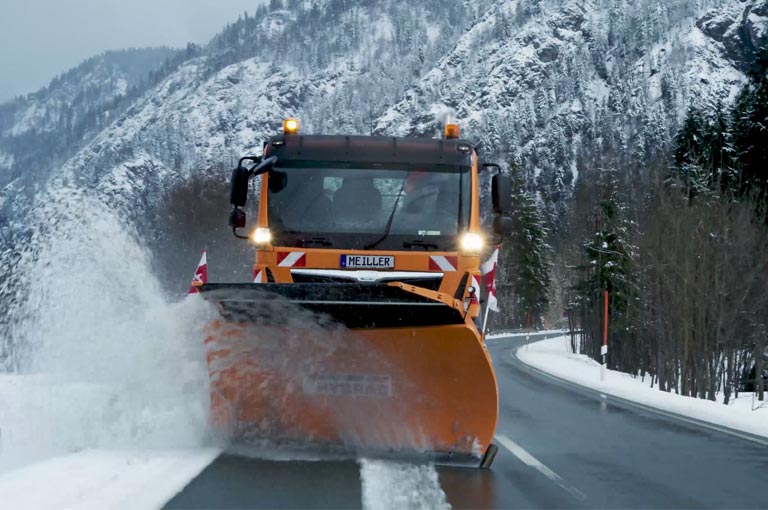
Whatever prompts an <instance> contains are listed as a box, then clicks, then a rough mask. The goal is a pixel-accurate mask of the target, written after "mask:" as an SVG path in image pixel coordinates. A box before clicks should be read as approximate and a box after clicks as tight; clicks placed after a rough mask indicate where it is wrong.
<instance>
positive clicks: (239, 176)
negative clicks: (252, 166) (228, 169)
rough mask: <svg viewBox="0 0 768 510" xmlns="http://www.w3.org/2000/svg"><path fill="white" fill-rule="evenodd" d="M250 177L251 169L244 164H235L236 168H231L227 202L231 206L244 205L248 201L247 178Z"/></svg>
mask: <svg viewBox="0 0 768 510" xmlns="http://www.w3.org/2000/svg"><path fill="white" fill-rule="evenodd" d="M250 177H251V171H250V170H249V169H248V168H246V167H245V166H244V165H237V168H235V169H234V170H232V183H231V188H230V192H229V202H230V203H231V204H232V205H233V206H235V207H245V203H246V202H247V201H248V179H249V178H250ZM233 212H234V211H233Z"/></svg>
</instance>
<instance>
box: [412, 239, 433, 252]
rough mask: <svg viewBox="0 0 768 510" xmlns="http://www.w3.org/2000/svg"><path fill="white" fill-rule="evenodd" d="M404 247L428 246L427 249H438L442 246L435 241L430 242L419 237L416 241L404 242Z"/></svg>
mask: <svg viewBox="0 0 768 510" xmlns="http://www.w3.org/2000/svg"><path fill="white" fill-rule="evenodd" d="M403 248H408V249H409V250H410V249H411V248H426V250H427V251H429V250H437V249H438V248H440V247H439V246H438V245H436V244H433V243H428V242H426V241H419V240H418V239H417V240H415V241H406V242H404V243H403Z"/></svg>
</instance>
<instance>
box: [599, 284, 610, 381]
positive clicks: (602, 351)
mask: <svg viewBox="0 0 768 510" xmlns="http://www.w3.org/2000/svg"><path fill="white" fill-rule="evenodd" d="M603 297H604V301H605V309H604V312H603V345H602V347H600V356H601V357H602V362H601V363H600V380H601V381H605V365H606V360H607V357H608V291H607V290H606V291H605V293H604V294H603Z"/></svg>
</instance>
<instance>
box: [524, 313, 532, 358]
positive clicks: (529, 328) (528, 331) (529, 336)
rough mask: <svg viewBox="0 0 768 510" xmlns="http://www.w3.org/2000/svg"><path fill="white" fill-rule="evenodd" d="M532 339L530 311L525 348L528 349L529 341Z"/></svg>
mask: <svg viewBox="0 0 768 510" xmlns="http://www.w3.org/2000/svg"><path fill="white" fill-rule="evenodd" d="M530 338H531V311H530V310H528V327H527V330H526V333H525V348H526V350H527V349H528V340H530Z"/></svg>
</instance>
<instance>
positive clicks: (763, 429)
mask: <svg viewBox="0 0 768 510" xmlns="http://www.w3.org/2000/svg"><path fill="white" fill-rule="evenodd" d="M568 343H569V337H567V336H561V337H557V338H551V339H548V340H542V341H539V342H535V343H532V344H530V345H529V346H527V347H522V348H520V349H519V350H518V351H517V357H518V359H520V361H522V362H523V363H525V364H527V365H530V366H533V367H535V368H538V369H539V370H542V371H544V372H547V373H550V374H552V375H555V376H557V377H560V378H561V379H565V380H568V381H571V382H574V383H576V384H579V385H582V386H586V387H588V388H592V389H595V390H598V391H601V392H603V393H606V394H609V395H613V396H616V397H620V398H623V399H626V400H630V401H633V402H637V403H640V404H643V405H646V406H650V407H654V408H657V409H661V410H664V411H669V412H672V413H676V414H680V415H683V416H688V417H691V418H694V419H696V420H701V421H705V422H709V423H712V424H715V425H719V426H723V427H728V428H731V429H735V430H740V431H743V432H747V433H750V434H755V435H758V436H764V437H768V406H767V407H762V408H758V409H755V410H753V399H752V394H751V393H742V394H740V395H739V398H738V399H735V400H732V402H731V403H730V404H729V405H727V406H725V405H723V404H722V403H721V402H712V401H709V400H702V399H698V398H692V397H685V396H681V395H677V394H674V393H667V392H663V391H659V389H658V388H656V387H654V388H651V387H650V380H649V379H648V378H646V379H645V381H643V380H642V379H640V378H637V377H632V376H631V375H629V374H625V373H623V372H616V371H613V370H607V371H606V373H607V375H606V378H605V381H600V364H599V363H597V362H596V361H594V360H592V359H590V358H588V357H587V356H585V355H582V354H573V353H571V352H570V348H569V346H568ZM609 356H610V353H609Z"/></svg>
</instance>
